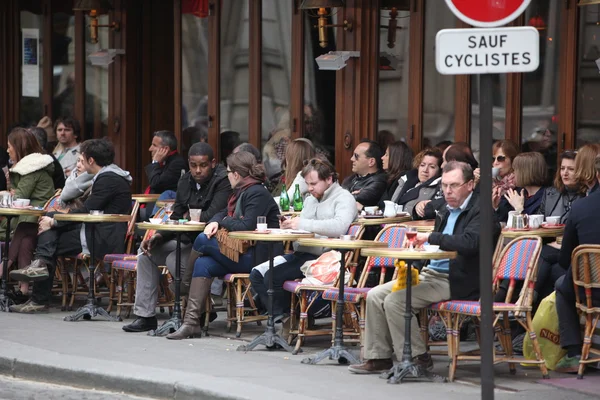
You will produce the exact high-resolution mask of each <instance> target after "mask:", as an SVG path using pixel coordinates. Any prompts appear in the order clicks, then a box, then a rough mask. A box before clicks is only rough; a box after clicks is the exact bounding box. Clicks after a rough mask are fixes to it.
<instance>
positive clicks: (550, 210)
mask: <svg viewBox="0 0 600 400" xmlns="http://www.w3.org/2000/svg"><path fill="white" fill-rule="evenodd" d="M582 197H584V196H583V194H581V193H577V192H566V191H564V192H562V193H561V192H559V191H558V189H556V188H555V187H554V186H551V187H547V188H546V189H545V190H544V196H543V197H542V203H541V205H540V208H539V210H538V212H537V213H538V214H543V215H544V217H560V222H561V223H562V224H564V223H565V222H566V221H567V220H568V219H569V214H570V211H571V208H572V206H573V204H575V202H576V201H577V200H579V199H581V198H582Z"/></svg>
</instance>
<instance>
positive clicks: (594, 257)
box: [571, 245, 600, 379]
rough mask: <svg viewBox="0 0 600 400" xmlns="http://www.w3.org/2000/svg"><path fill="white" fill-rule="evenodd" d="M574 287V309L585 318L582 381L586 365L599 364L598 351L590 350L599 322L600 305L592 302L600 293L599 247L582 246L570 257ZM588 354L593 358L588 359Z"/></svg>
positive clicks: (580, 377) (581, 366) (580, 363)
mask: <svg viewBox="0 0 600 400" xmlns="http://www.w3.org/2000/svg"><path fill="white" fill-rule="evenodd" d="M571 270H572V272H573V284H574V286H575V307H576V308H577V310H578V311H579V313H580V314H581V315H582V317H583V318H585V330H584V336H583V349H582V351H581V361H580V362H579V371H578V373H577V378H578V379H583V373H584V371H585V366H586V364H589V363H597V362H600V350H596V349H593V348H592V336H593V334H594V330H595V329H596V327H597V326H598V321H599V320H600V304H599V303H598V302H597V301H593V298H592V292H593V291H597V292H600V245H582V246H578V247H577V248H575V250H574V251H573V255H572V257H571ZM590 353H592V354H593V355H595V357H592V358H590Z"/></svg>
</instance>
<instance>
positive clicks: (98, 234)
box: [11, 139, 132, 313]
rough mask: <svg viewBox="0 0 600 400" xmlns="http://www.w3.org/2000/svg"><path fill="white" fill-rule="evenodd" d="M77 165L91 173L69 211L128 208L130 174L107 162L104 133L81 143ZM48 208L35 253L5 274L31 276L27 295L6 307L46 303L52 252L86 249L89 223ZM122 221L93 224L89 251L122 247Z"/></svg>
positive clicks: (109, 153)
mask: <svg viewBox="0 0 600 400" xmlns="http://www.w3.org/2000/svg"><path fill="white" fill-rule="evenodd" d="M81 154H82V155H83V156H84V158H83V165H84V167H85V169H86V171H87V172H88V173H90V174H92V175H94V179H93V183H92V190H91V193H90V196H89V197H88V198H87V200H86V201H85V203H84V205H83V207H82V208H81V209H76V210H71V213H72V214H73V213H82V214H87V213H89V212H90V210H101V211H103V212H104V213H105V214H129V213H130V212H131V180H132V179H131V176H130V175H129V172H127V171H123V170H122V169H121V168H119V167H118V166H116V165H115V164H113V161H114V158H115V150H114V147H113V145H112V143H110V142H108V141H106V140H104V139H91V140H87V141H85V142H83V143H82V144H81ZM53 215H54V213H48V214H47V216H45V217H42V218H41V220H40V228H39V230H40V232H42V233H41V234H40V235H39V237H38V245H37V248H36V252H35V257H34V258H35V259H34V260H33V262H32V263H31V265H29V266H28V267H27V268H25V269H23V270H16V271H12V273H11V278H13V279H16V280H19V281H29V282H36V283H35V285H34V287H33V294H32V296H31V299H30V300H29V301H28V302H26V303H24V304H21V305H18V306H13V307H11V311H13V312H20V313H35V312H38V311H44V310H46V309H47V308H48V304H49V303H50V297H51V294H52V293H51V292H52V281H53V279H54V271H55V269H56V257H57V256H61V255H70V256H73V255H77V254H79V253H81V252H84V253H89V251H88V249H89V247H90V244H91V227H90V226H88V225H86V224H81V223H77V222H64V221H63V222H59V221H56V220H55V219H53V218H52V217H53ZM126 234H127V223H126V222H120V223H101V224H98V225H97V226H96V228H95V235H94V238H95V240H94V252H95V254H94V256H95V257H96V259H97V260H101V259H102V258H103V257H104V255H106V254H108V253H122V252H123V251H124V250H125V235H126Z"/></svg>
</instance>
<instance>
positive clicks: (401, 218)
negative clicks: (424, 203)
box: [356, 214, 412, 226]
mask: <svg viewBox="0 0 600 400" xmlns="http://www.w3.org/2000/svg"><path fill="white" fill-rule="evenodd" d="M411 220H412V218H411V217H410V215H407V214H404V215H397V216H395V217H384V216H381V217H379V218H373V217H371V216H369V217H368V218H365V217H364V216H362V215H359V216H358V219H357V220H356V221H357V222H358V223H359V224H361V225H365V226H367V225H386V224H400V223H402V222H406V221H411Z"/></svg>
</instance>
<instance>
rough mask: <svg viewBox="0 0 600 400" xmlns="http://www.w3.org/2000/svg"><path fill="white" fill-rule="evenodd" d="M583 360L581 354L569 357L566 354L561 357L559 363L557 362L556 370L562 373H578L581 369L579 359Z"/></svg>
mask: <svg viewBox="0 0 600 400" xmlns="http://www.w3.org/2000/svg"><path fill="white" fill-rule="evenodd" d="M580 360H581V356H580V355H579V356H575V357H569V356H567V355H565V356H564V357H563V358H561V359H560V361H559V362H558V364H556V368H554V370H555V371H556V372H562V373H569V374H572V373H577V372H578V371H579V361H580Z"/></svg>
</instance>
